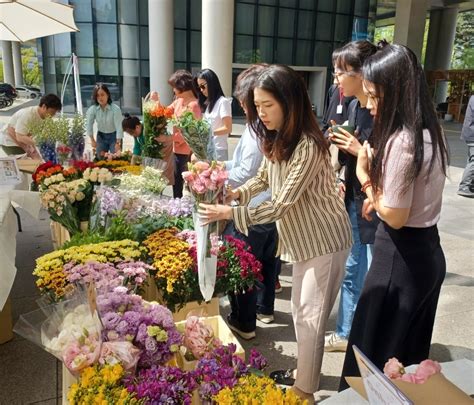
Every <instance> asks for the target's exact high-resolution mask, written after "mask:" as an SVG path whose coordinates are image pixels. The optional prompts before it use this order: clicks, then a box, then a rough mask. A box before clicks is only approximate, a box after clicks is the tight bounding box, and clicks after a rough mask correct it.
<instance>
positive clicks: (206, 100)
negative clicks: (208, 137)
mask: <svg viewBox="0 0 474 405" xmlns="http://www.w3.org/2000/svg"><path fill="white" fill-rule="evenodd" d="M194 83H195V86H196V87H197V89H198V90H199V93H198V94H199V105H200V107H201V111H202V113H203V116H204V118H205V119H207V120H209V121H210V123H211V127H212V133H213V136H214V145H215V147H216V155H217V156H216V158H217V160H228V159H229V153H228V148H229V147H228V145H227V138H228V137H229V135H230V133H231V132H232V105H231V102H230V101H229V99H227V98H226V97H225V96H224V92H223V91H222V87H221V83H220V82H219V78H218V77H217V75H216V74H215V73H214V71H212V70H211V69H204V70H201V71H200V72H199V74H198V75H197V77H196V79H195V82H194Z"/></svg>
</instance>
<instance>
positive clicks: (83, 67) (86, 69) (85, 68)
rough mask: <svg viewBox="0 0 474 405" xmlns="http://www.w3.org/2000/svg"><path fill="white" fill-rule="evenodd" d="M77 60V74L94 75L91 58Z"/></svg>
mask: <svg viewBox="0 0 474 405" xmlns="http://www.w3.org/2000/svg"><path fill="white" fill-rule="evenodd" d="M78 59H79V73H80V75H81V78H82V75H93V74H95V67H94V59H93V58H78Z"/></svg>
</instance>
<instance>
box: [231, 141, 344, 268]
mask: <svg viewBox="0 0 474 405" xmlns="http://www.w3.org/2000/svg"><path fill="white" fill-rule="evenodd" d="M268 188H271V191H272V200H271V201H267V202H264V203H262V204H260V205H258V206H257V207H254V208H250V207H248V206H247V204H248V202H249V201H250V199H251V198H252V196H254V195H256V194H258V193H259V192H261V191H264V190H266V189H268ZM238 190H239V191H240V204H241V205H240V206H237V207H234V208H233V209H232V219H233V220H234V223H235V226H236V228H237V229H238V230H239V231H240V232H242V233H244V234H247V233H248V227H249V226H251V225H256V224H265V223H269V222H275V221H276V224H277V229H278V235H279V238H280V243H279V247H278V253H277V254H280V255H281V258H282V260H285V261H287V262H290V263H295V262H301V261H305V260H309V259H312V258H314V257H317V256H323V255H326V254H329V253H335V252H338V251H341V250H344V249H348V248H350V247H351V245H352V232H351V226H350V222H349V218H348V215H347V212H346V209H345V207H344V202H343V200H342V198H340V197H339V196H338V194H337V191H336V183H335V176H334V171H333V169H332V167H331V163H330V157H329V154H322V153H320V152H319V150H318V147H317V145H316V143H315V142H314V141H313V140H312V139H311V138H308V137H307V136H303V137H302V138H301V140H300V142H299V143H298V145H297V146H296V148H295V150H294V152H293V154H292V155H291V157H290V159H289V160H288V161H287V162H285V161H284V162H272V161H270V160H268V159H267V158H266V157H264V159H263V161H262V165H261V166H260V169H259V171H258V173H257V175H256V177H254V178H253V179H250V180H249V181H247V182H246V183H245V184H244V185H243V186H241V187H240V188H238Z"/></svg>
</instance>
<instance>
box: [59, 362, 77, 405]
mask: <svg viewBox="0 0 474 405" xmlns="http://www.w3.org/2000/svg"><path fill="white" fill-rule="evenodd" d="M62 377H63V378H62V380H63V383H62V390H63V398H62V400H63V405H66V404H68V403H69V401H68V400H67V394H68V393H69V388H71V385H72V384H74V383H75V382H77V378H76V377H74V376H73V375H72V374H71V372H70V371H69V370H68V369H67V367H66V366H65V365H64V363H63V373H62Z"/></svg>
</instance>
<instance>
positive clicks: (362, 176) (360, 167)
mask: <svg viewBox="0 0 474 405" xmlns="http://www.w3.org/2000/svg"><path fill="white" fill-rule="evenodd" d="M369 148H370V144H369V143H368V142H367V141H365V142H364V145H362V147H361V148H360V149H359V153H358V154H357V168H356V175H357V178H358V179H359V181H360V184H364V183H365V182H366V181H367V180H369V170H370V159H369V153H368V150H369Z"/></svg>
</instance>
